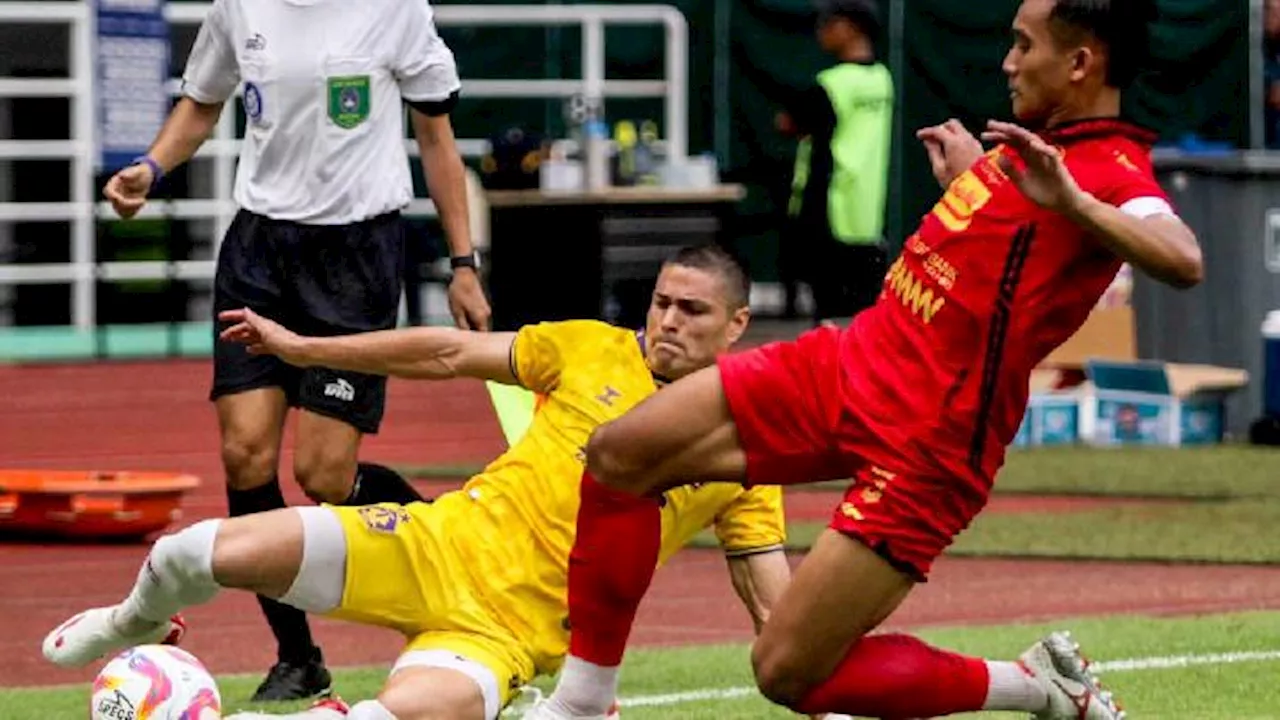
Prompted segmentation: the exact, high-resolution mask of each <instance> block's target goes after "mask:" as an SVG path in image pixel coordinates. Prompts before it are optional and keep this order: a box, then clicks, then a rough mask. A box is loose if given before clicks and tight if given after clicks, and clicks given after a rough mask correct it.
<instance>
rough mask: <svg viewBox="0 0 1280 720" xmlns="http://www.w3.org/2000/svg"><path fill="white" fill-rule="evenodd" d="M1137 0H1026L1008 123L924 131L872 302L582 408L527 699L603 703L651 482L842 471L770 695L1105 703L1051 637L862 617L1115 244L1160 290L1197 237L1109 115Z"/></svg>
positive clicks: (769, 655) (547, 709)
mask: <svg viewBox="0 0 1280 720" xmlns="http://www.w3.org/2000/svg"><path fill="white" fill-rule="evenodd" d="M1153 17H1154V7H1153V2H1152V0H1024V2H1023V3H1022V4H1021V6H1020V7H1019V9H1018V13H1017V16H1016V18H1015V19H1014V21H1013V45H1012V47H1011V48H1010V50H1009V52H1008V55H1007V56H1006V57H1005V60H1004V64H1003V68H1004V71H1005V73H1006V75H1007V76H1008V83H1009V94H1010V98H1011V100H1012V103H1013V111H1014V115H1015V116H1016V118H1017V120H1018V122H1019V125H1013V124H1006V123H998V122H992V123H990V124H989V125H988V128H987V131H986V132H985V133H984V134H983V139H985V140H988V141H989V142H992V143H994V147H993V148H992V149H991V150H990V151H985V152H984V149H983V147H982V145H981V143H980V142H979V141H978V140H977V139H975V138H974V137H972V136H971V135H969V133H968V132H966V131H965V130H964V129H963V127H961V126H960V125H959V124H958V123H955V122H951V123H947V124H944V125H942V126H938V127H933V128H928V129H926V130H922V131H921V132H920V134H919V136H920V139H921V140H922V141H923V142H924V144H925V147H926V149H927V151H928V153H929V157H930V159H931V161H932V163H933V167H934V171H935V174H936V175H937V177H938V179H939V181H940V182H941V183H942V185H943V186H944V187H945V188H946V193H945V195H944V196H943V198H942V199H941V200H940V201H939V202H938V203H937V205H936V206H935V207H934V209H933V210H932V212H931V213H930V214H929V215H927V216H926V217H925V218H924V220H923V222H922V223H921V225H920V227H919V229H918V231H917V232H916V233H915V234H913V235H912V236H911V237H909V238H908V239H907V241H906V243H905V246H904V249H903V252H902V254H901V257H900V258H899V259H898V260H897V262H896V263H895V264H894V265H893V267H892V268H891V269H890V271H889V273H888V275H887V277H886V278H885V284H884V290H883V292H882V294H881V296H880V299H879V301H878V302H877V304H876V305H875V306H874V307H873V308H871V309H869V310H867V311H865V312H863V313H861V314H860V315H858V316H857V317H856V318H855V319H854V320H853V322H852V323H851V324H850V325H849V326H848V327H846V328H820V329H817V330H814V331H810V332H807V333H805V334H803V335H801V336H800V337H799V338H797V339H796V340H795V341H793V342H784V343H775V344H771V345H767V346H764V347H761V348H758V349H755V350H752V351H749V352H744V353H740V354H734V355H730V356H725V357H723V358H722V359H721V360H720V361H719V363H718V367H716V368H709V369H707V370H704V371H699V372H696V373H693V374H691V375H688V376H686V377H685V378H683V379H681V380H679V381H678V382H676V383H674V384H672V385H671V386H669V387H667V388H666V389H665V390H663V391H662V392H660V393H657V394H656V395H654V396H652V397H650V398H648V399H646V400H645V401H644V402H643V403H641V404H640V405H638V406H637V407H635V408H634V409H632V410H631V411H630V412H629V413H628V414H626V415H625V416H623V417H621V418H619V419H618V420H615V421H614V422H612V423H610V424H607V425H604V426H602V427H600V428H598V429H597V430H596V432H595V434H594V436H593V437H592V439H591V441H590V443H589V444H588V448H587V461H586V471H585V472H584V475H583V480H582V489H581V495H582V503H581V508H580V510H579V515H578V534H577V541H576V545H575V548H574V550H573V553H572V554H571V557H570V571H569V583H568V592H569V598H568V600H569V621H570V626H571V631H572V640H571V644H570V658H569V659H568V661H567V662H566V664H565V667H564V670H563V671H562V675H561V678H560V681H559V684H558V686H557V689H556V691H555V693H554V694H553V695H552V697H550V698H549V699H548V700H547V701H546V702H544V703H543V704H542V705H539V706H538V707H537V708H536V711H535V714H534V717H539V718H565V717H592V716H598V715H600V714H601V713H603V711H604V709H606V708H607V707H608V705H609V704H610V703H612V702H613V699H614V697H615V695H614V693H615V690H616V683H617V667H618V665H619V664H620V663H621V660H622V656H623V651H624V647H625V645H626V641H627V637H628V634H629V631H630V627H631V623H632V621H633V618H634V615H635V610H636V607H637V606H638V605H639V602H640V599H641V597H642V596H643V594H644V592H645V591H646V589H647V588H648V585H649V581H650V578H651V575H652V572H653V569H654V565H655V559H656V557H657V548H658V537H659V510H658V501H657V500H656V499H655V498H656V497H657V496H658V493H660V492H661V491H663V490H665V489H667V488H671V487H674V486H678V485H683V484H686V483H695V482H750V483H754V484H789V483H796V482H811V481H819V480H831V479H840V478H851V479H852V483H851V485H850V487H849V490H848V493H847V494H846V496H845V498H844V501H843V502H842V503H840V505H839V507H837V508H836V509H835V512H834V514H833V519H832V521H831V524H830V528H829V529H828V530H827V531H825V532H824V533H823V535H822V536H821V537H820V538H819V539H818V541H817V542H816V543H815V545H814V547H813V549H812V550H811V552H810V553H809V554H808V556H807V557H806V558H805V559H804V561H803V562H802V564H801V566H800V567H799V569H798V571H797V573H796V575H795V578H794V581H793V582H792V584H791V585H790V586H789V588H788V590H787V591H786V593H785V595H784V596H783V597H782V598H781V599H780V601H779V602H778V604H777V606H776V607H774V608H773V609H772V611H771V614H770V617H769V619H768V621H767V622H766V624H765V627H764V629H763V631H762V633H761V634H760V636H759V638H758V639H757V641H756V643H755V646H754V648H753V653H752V662H753V666H754V669H755V675H756V681H757V684H758V685H759V688H760V690H761V691H762V692H763V694H764V695H765V696H767V697H768V698H770V699H771V700H773V701H775V702H777V703H779V704H781V705H784V706H786V707H789V708H791V709H793V710H796V711H798V712H802V713H811V714H816V713H824V712H838V713H849V714H852V715H857V716H868V717H875V718H896V719H902V718H920V717H935V716H940V715H949V714H952V713H958V712H969V711H977V710H983V709H986V710H1007V711H1021V712H1023V713H1029V714H1031V715H1032V716H1033V717H1036V718H1064V719H1066V718H1072V719H1078V720H1117V719H1118V718H1122V717H1123V713H1122V712H1121V711H1120V709H1119V708H1118V706H1117V704H1116V703H1115V701H1114V700H1113V698H1112V697H1111V695H1110V694H1109V693H1107V692H1106V691H1104V690H1102V689H1101V686H1100V685H1099V684H1098V682H1097V678H1096V677H1095V676H1094V675H1093V674H1092V673H1091V672H1090V671H1089V669H1088V667H1087V664H1086V663H1085V661H1084V659H1083V657H1082V656H1081V655H1080V653H1079V649H1078V647H1077V646H1076V645H1075V644H1074V643H1073V642H1072V641H1071V640H1070V638H1069V636H1067V635H1065V634H1058V633H1055V634H1052V635H1050V636H1048V637H1046V638H1044V639H1042V640H1041V641H1039V642H1037V643H1036V644H1035V645H1034V646H1033V647H1032V648H1030V649H1029V650H1028V651H1027V652H1026V653H1024V654H1023V655H1022V656H1021V658H1019V660H1018V661H1017V662H998V661H988V660H983V659H980V658H972V657H966V656H963V655H959V654H956V653H952V652H948V651H945V650H941V649H937V648H934V647H931V646H929V645H927V644H925V643H924V642H922V641H920V640H918V639H916V638H914V637H911V636H908V635H903V634H896V633H893V634H890V633H881V634H869V633H871V631H872V630H874V629H875V628H876V627H877V626H878V625H879V624H880V623H881V622H883V621H884V620H885V619H886V618H887V617H889V615H890V614H891V613H892V612H893V611H894V610H895V609H896V608H897V607H898V605H899V604H900V603H901V602H902V600H903V599H904V598H905V597H906V596H907V594H908V593H909V592H910V590H911V589H912V587H913V586H914V585H915V584H916V583H919V582H923V581H924V580H925V579H926V577H927V576H928V573H929V570H930V567H931V565H932V563H933V561H934V559H935V558H937V557H938V555H940V554H941V553H942V552H943V550H944V549H945V548H946V547H947V546H948V545H949V544H950V543H951V541H952V540H953V538H954V537H955V536H956V535H957V534H958V533H960V532H961V531H962V530H963V529H964V528H965V527H967V526H968V525H969V523H970V522H971V521H972V520H973V518H974V517H975V516H976V515H977V514H978V513H979V512H980V511H981V510H982V508H983V506H984V505H985V504H986V502H987V498H988V495H989V493H990V491H991V487H992V483H993V481H994V478H995V475H996V472H997V471H998V470H999V468H1000V467H1001V465H1002V463H1003V460H1004V453H1005V447H1006V446H1007V444H1008V443H1009V442H1010V441H1011V440H1012V439H1013V437H1014V435H1015V433H1016V431H1017V429H1018V426H1019V424H1020V422H1021V420H1022V417H1023V413H1024V411H1025V409H1026V404H1027V396H1028V392H1029V390H1028V385H1029V379H1030V374H1031V371H1032V369H1033V368H1034V367H1035V366H1036V365H1037V364H1038V363H1039V362H1041V361H1042V360H1043V359H1044V357H1045V356H1046V355H1047V354H1048V353H1049V352H1050V351H1051V350H1052V349H1053V348H1055V347H1056V346H1058V345H1059V344H1061V343H1062V342H1063V341H1065V340H1066V339H1067V338H1069V337H1070V336H1071V335H1072V334H1073V333H1074V332H1075V331H1076V329H1078V328H1079V327H1080V325H1081V324H1082V323H1083V322H1084V320H1085V318H1086V317H1087V316H1088V314H1089V312H1090V310H1091V309H1092V308H1093V307H1094V306H1095V304H1096V302H1097V300H1098V299H1099V297H1100V296H1101V295H1102V293H1103V291H1104V290H1105V289H1106V287H1107V286H1108V284H1109V283H1110V282H1111V280H1112V278H1113V277H1114V276H1115V274H1116V272H1117V271H1118V269H1119V268H1120V265H1121V263H1122V262H1124V261H1128V262H1130V263H1132V264H1133V265H1134V266H1135V267H1137V268H1139V269H1141V270H1143V271H1145V272H1147V273H1148V274H1150V275H1151V276H1153V277H1155V278H1157V279H1159V280H1161V281H1163V282H1165V283H1168V284H1170V285H1173V286H1175V287H1189V286H1192V285H1195V284H1196V283H1197V282H1199V281H1200V279H1201V277H1202V273H1203V270H1202V266H1201V255H1200V250H1199V247H1198V245H1197V241H1196V238H1195V236H1194V234H1193V233H1192V232H1191V230H1190V229H1189V228H1188V227H1187V226H1186V225H1185V224H1184V223H1183V222H1182V221H1181V220H1180V219H1179V218H1178V217H1177V215H1176V214H1175V212H1174V210H1173V209H1172V208H1171V207H1170V204H1169V201H1168V199H1167V197H1166V196H1165V194H1164V193H1163V192H1162V191H1161V189H1160V187H1159V186H1158V185H1157V183H1156V181H1155V179H1154V176H1153V173H1152V169H1151V164H1150V160H1149V154H1150V146H1151V143H1152V142H1153V137H1151V135H1150V134H1149V133H1148V132H1146V131H1145V130H1142V129H1140V128H1138V127H1135V126H1134V125H1131V124H1129V123H1127V122H1124V121H1123V120H1121V119H1120V118H1119V116H1120V95H1121V88H1123V87H1124V86H1126V85H1127V84H1128V83H1129V82H1130V81H1131V80H1132V79H1133V77H1134V75H1135V74H1136V73H1137V71H1138V69H1139V66H1140V64H1141V63H1142V61H1143V59H1144V57H1145V54H1146V46H1147V37H1148V33H1147V26H1148V23H1149V22H1150V21H1151V19H1153ZM1033 131H1034V132H1033ZM660 350H661V351H664V352H669V353H671V354H673V355H679V353H681V352H682V349H681V348H680V347H676V346H672V347H669V348H662V349H660ZM1064 591H1065V592H1069V590H1068V589H1066V588H1064ZM993 602H998V598H993Z"/></svg>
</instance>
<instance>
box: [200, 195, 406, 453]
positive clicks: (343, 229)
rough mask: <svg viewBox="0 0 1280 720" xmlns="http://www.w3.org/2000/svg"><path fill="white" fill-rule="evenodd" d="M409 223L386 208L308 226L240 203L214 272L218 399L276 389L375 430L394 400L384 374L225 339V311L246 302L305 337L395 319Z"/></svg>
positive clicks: (390, 323)
mask: <svg viewBox="0 0 1280 720" xmlns="http://www.w3.org/2000/svg"><path fill="white" fill-rule="evenodd" d="M404 244H405V230H404V223H403V220H402V218H401V217H400V214H399V213H388V214H386V215H380V216H378V217H375V218H372V219H369V220H365V221H363V222H359V223H354V224H351V225H333V226H319V225H300V224H298V223H294V222H289V221H284V220H272V219H270V218H267V217H263V216H261V215H257V214H254V213H251V212H247V211H244V210H241V211H240V212H239V213H237V214H236V217H235V220H234V221H232V223H231V227H230V228H228V229H227V236H226V238H225V239H224V240H223V243H222V248H221V250H220V251H219V253H218V269H217V273H216V274H215V276H214V293H213V297H214V300H213V311H214V352H213V389H212V391H211V392H210V394H209V398H210V399H211V400H216V399H218V398H219V397H222V396H224V395H230V394H233V393H238V392H244V391H247V390H255V389H258V388H264V387H278V388H281V389H282V390H284V393H285V396H286V397H287V398H288V400H289V404H290V405H291V406H293V407H299V408H304V409H307V410H310V411H312V412H315V413H318V414H320V415H325V416H328V417H332V418H336V419H338V420H342V421H344V422H346V423H348V424H350V425H351V426H352V427H354V428H355V429H357V430H359V431H361V432H363V433H369V434H372V433H376V432H377V431H378V427H379V426H380V425H381V423H382V415H383V411H384V410H385V408H386V399H387V380H386V378H385V377H382V376H379V375H365V374H362V373H354V372H345V371H334V370H329V369H327V368H307V369H305V370H303V369H300V368H296V367H293V366H290V365H286V364H285V363H284V362H282V361H280V360H279V359H277V358H275V357H269V356H258V355H250V354H249V352H248V351H247V350H246V348H245V347H244V346H243V345H239V344H237V343H228V342H223V341H222V340H220V339H218V333H219V332H221V331H222V330H223V329H224V328H225V327H227V325H226V323H222V322H219V321H218V320H217V314H218V313H220V312H222V311H223V310H234V309H237V308H243V307H248V308H251V309H252V310H254V311H255V312H257V313H258V314H260V315H263V316H264V317H268V318H271V319H272V320H275V321H276V322H279V323H281V324H282V325H284V326H285V327H287V328H289V329H290V330H293V331H294V332H297V333H300V334H303V335H313V336H332V335H349V334H352V333H358V332H365V331H369V330H385V329H388V328H393V327H395V325H396V317H397V313H398V311H399V306H400V291H401V286H402V277H403V276H402V273H403V266H404Z"/></svg>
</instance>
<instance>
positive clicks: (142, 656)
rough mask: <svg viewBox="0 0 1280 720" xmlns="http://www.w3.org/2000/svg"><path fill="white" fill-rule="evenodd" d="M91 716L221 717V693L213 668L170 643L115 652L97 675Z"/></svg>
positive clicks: (149, 719)
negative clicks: (210, 669) (205, 665)
mask: <svg viewBox="0 0 1280 720" xmlns="http://www.w3.org/2000/svg"><path fill="white" fill-rule="evenodd" d="M89 703H90V704H89V717H90V720H217V718H220V717H222V697H221V695H219V694H218V685H217V683H215V682H214V680H213V677H212V676H211V675H209V671H208V670H205V668H204V665H203V664H201V662H200V661H199V660H197V659H196V657H195V656H194V655H192V654H191V653H189V652H187V651H185V650H181V649H179V648H176V647H174V646H172V645H141V646H139V647H135V648H130V649H128V650H125V651H124V652H122V653H120V654H119V655H117V656H115V657H114V658H112V659H111V661H110V662H108V663H107V664H106V665H105V666H104V667H103V668H102V672H100V673H98V677H97V678H96V679H95V680H94V681H93V697H92V698H91V699H90V701H89Z"/></svg>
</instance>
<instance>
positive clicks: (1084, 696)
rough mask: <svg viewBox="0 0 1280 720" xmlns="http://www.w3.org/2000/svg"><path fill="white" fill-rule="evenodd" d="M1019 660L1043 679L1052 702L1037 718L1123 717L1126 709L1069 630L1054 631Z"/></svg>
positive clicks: (1099, 719) (1114, 719)
mask: <svg viewBox="0 0 1280 720" xmlns="http://www.w3.org/2000/svg"><path fill="white" fill-rule="evenodd" d="M1020 662H1021V663H1022V665H1023V667H1025V668H1026V669H1027V670H1029V671H1030V672H1031V674H1032V675H1034V676H1035V677H1036V679H1037V680H1039V681H1040V682H1041V683H1043V684H1044V687H1045V690H1046V691H1047V693H1048V697H1049V706H1048V707H1047V708H1045V709H1044V710H1043V711H1041V712H1039V713H1036V714H1034V715H1032V717H1033V718H1035V720H1124V717H1125V714H1124V711H1123V710H1121V709H1120V705H1119V704H1118V703H1117V702H1116V700H1115V697H1114V696H1112V694H1111V692H1110V691H1108V690H1106V689H1104V688H1103V687H1102V683H1100V682H1098V677H1097V676H1096V675H1095V674H1094V673H1093V671H1091V670H1090V669H1089V661H1088V660H1087V659H1085V657H1084V655H1082V654H1080V646H1079V645H1078V644H1077V643H1076V642H1075V641H1074V640H1072V639H1071V634H1070V633H1067V632H1055V633H1051V634H1049V635H1048V636H1046V637H1045V638H1043V639H1042V640H1040V641H1039V642H1037V643H1036V644H1035V645H1033V646H1031V648H1029V649H1028V650H1027V651H1026V652H1024V653H1023V654H1022V657H1021V658H1020Z"/></svg>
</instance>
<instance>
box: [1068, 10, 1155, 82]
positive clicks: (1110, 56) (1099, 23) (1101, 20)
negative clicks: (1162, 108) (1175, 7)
mask: <svg viewBox="0 0 1280 720" xmlns="http://www.w3.org/2000/svg"><path fill="white" fill-rule="evenodd" d="M1155 19H1156V3H1155V0H1057V2H1056V3H1055V4H1054V6H1053V10H1052V11H1051V12H1050V13H1049V25H1050V27H1052V28H1053V30H1054V32H1055V34H1056V35H1057V36H1058V37H1059V38H1062V39H1066V40H1069V41H1076V40H1078V39H1079V36H1080V35H1081V34H1087V35H1091V36H1093V38H1094V39H1096V40H1097V41H1098V42H1100V43H1102V44H1103V46H1105V47H1106V48H1107V84H1108V85H1110V86H1112V87H1117V88H1124V87H1128V86H1129V85H1130V84H1131V83H1133V81H1134V79H1135V78H1136V77H1137V76H1138V73H1139V72H1140V71H1141V70H1142V67H1143V65H1145V64H1146V62H1147V57H1148V55H1149V53H1150V51H1151V23H1152V22H1153V21H1154V20H1155Z"/></svg>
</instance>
